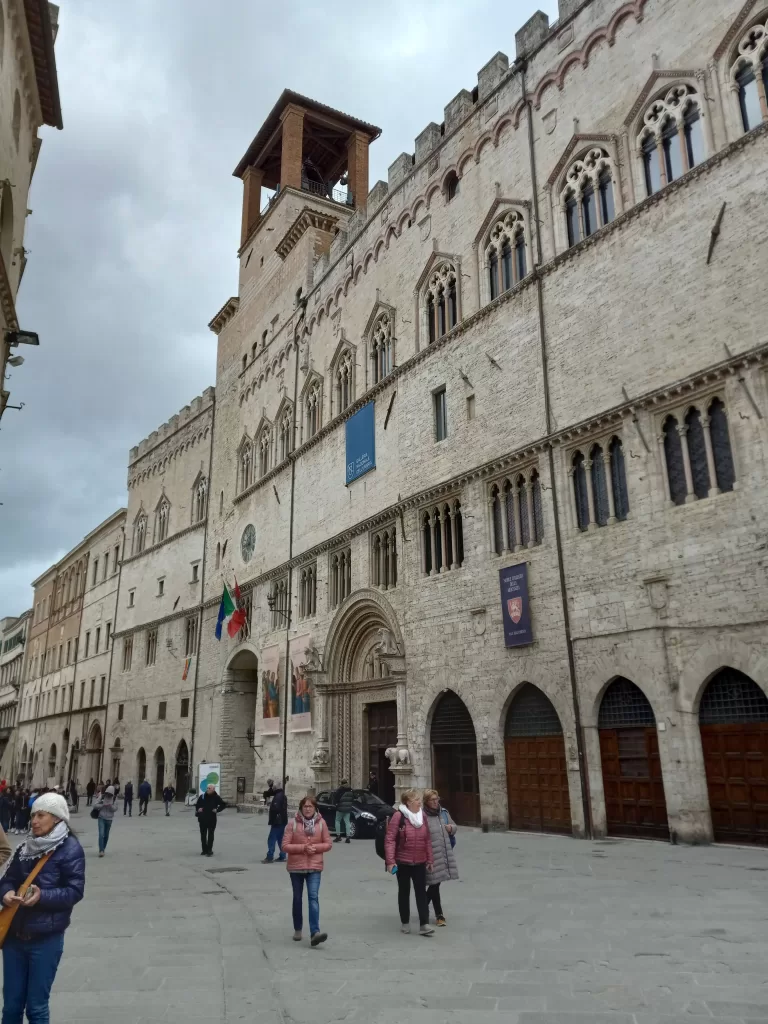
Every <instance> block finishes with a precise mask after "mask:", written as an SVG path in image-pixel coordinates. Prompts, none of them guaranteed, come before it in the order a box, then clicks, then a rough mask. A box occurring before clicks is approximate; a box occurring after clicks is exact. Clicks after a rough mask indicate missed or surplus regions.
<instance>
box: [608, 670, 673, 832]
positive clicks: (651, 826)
mask: <svg viewBox="0 0 768 1024" xmlns="http://www.w3.org/2000/svg"><path fill="white" fill-rule="evenodd" d="M598 729H599V733H600V756H601V760H602V766H603V790H604V791H605V815H606V822H607V828H608V835H612V836H636V837H639V838H645V839H668V838H669V826H668V824H667V803H666V800H665V798H664V783H663V780H662V776H661V763H660V761H659V743H658V737H657V735H656V718H655V716H654V714H653V708H652V707H651V705H650V704H649V703H648V700H647V698H646V696H645V694H644V693H643V692H642V690H640V689H639V688H638V687H637V686H635V684H634V683H631V682H630V681H629V680H628V679H622V678H621V677H620V678H618V679H616V680H614V682H613V683H611V685H610V686H609V687H608V689H607V690H606V691H605V694H604V696H603V701H602V704H601V705H600V716H599V719H598Z"/></svg>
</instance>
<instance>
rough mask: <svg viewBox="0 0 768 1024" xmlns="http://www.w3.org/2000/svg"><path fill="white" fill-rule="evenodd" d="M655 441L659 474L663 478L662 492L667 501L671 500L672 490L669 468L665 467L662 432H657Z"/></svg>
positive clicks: (665, 459)
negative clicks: (658, 459) (657, 447)
mask: <svg viewBox="0 0 768 1024" xmlns="http://www.w3.org/2000/svg"><path fill="white" fill-rule="evenodd" d="M656 443H657V444H658V446H659V456H660V458H661V475H662V477H663V478H664V494H665V496H666V499H667V501H672V491H671V490H670V487H669V470H668V468H667V453H666V451H665V449H664V434H659V436H658V437H657V438H656Z"/></svg>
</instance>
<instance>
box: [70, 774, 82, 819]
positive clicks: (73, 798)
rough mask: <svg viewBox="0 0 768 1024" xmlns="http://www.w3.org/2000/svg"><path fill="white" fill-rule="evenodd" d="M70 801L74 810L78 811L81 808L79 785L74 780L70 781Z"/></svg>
mask: <svg viewBox="0 0 768 1024" xmlns="http://www.w3.org/2000/svg"><path fill="white" fill-rule="evenodd" d="M69 799H70V802H71V804H72V807H73V809H74V810H76V811H77V810H78V809H79V806H80V795H79V794H78V792H77V783H76V782H75V780H74V779H70V780H69Z"/></svg>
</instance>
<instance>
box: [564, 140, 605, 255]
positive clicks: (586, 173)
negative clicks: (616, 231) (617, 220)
mask: <svg viewBox="0 0 768 1024" xmlns="http://www.w3.org/2000/svg"><path fill="white" fill-rule="evenodd" d="M613 183H614V175H613V159H612V157H611V156H609V154H608V152H607V150H605V149H601V148H599V147H594V148H592V149H590V150H588V151H587V152H586V153H585V154H583V155H582V156H581V157H579V159H578V160H574V162H573V163H572V164H571V166H570V168H569V169H568V172H567V174H566V175H565V180H564V185H563V190H562V193H561V200H560V202H561V209H562V211H563V214H564V216H565V228H566V234H567V237H568V245H569V246H572V245H576V243H577V242H580V241H581V240H582V239H583V238H589V236H590V235H593V234H594V233H595V232H596V231H597V230H598V229H599V228H602V227H604V226H605V225H606V224H610V222H611V221H612V220H613V219H614V217H615V215H616V203H615V197H614V194H613V188H614V184H613Z"/></svg>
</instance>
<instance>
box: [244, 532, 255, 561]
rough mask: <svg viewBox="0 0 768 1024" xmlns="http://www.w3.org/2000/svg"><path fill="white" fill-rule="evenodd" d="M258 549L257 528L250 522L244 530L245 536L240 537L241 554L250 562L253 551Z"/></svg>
mask: <svg viewBox="0 0 768 1024" xmlns="http://www.w3.org/2000/svg"><path fill="white" fill-rule="evenodd" d="M255 550H256V530H255V529H254V527H253V525H252V524H251V523H249V524H248V525H247V526H246V528H245V529H244V530H243V536H242V537H241V538H240V554H241V555H242V556H243V561H244V562H250V560H251V559H252V558H253V552H254V551H255Z"/></svg>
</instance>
